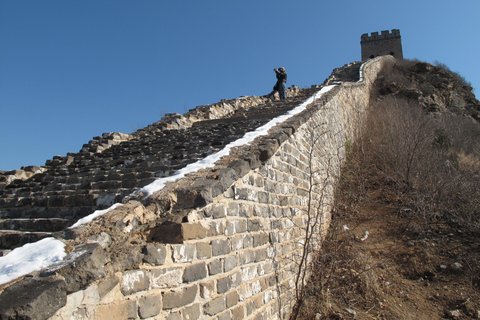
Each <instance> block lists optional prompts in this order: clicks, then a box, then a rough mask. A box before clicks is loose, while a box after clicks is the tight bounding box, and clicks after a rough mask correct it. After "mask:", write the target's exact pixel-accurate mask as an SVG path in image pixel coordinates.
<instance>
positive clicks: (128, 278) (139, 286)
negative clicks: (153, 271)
mask: <svg viewBox="0 0 480 320" xmlns="http://www.w3.org/2000/svg"><path fill="white" fill-rule="evenodd" d="M149 286H150V278H149V276H148V272H147V271H146V270H132V271H126V272H125V273H124V274H123V277H122V283H121V286H120V290H121V291H122V293H123V294H124V295H125V296H126V295H130V294H132V293H135V292H139V291H144V290H147V289H148V288H149Z"/></svg>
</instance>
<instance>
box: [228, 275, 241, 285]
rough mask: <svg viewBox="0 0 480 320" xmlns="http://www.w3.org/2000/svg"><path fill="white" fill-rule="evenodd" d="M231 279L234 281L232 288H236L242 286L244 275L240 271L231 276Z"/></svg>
mask: <svg viewBox="0 0 480 320" xmlns="http://www.w3.org/2000/svg"><path fill="white" fill-rule="evenodd" d="M229 277H230V279H231V280H232V282H231V285H232V288H236V287H238V286H239V285H241V284H242V273H241V272H240V271H237V272H235V273H233V274H231V275H230V276H229Z"/></svg>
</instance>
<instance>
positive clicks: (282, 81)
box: [273, 67, 287, 100]
mask: <svg viewBox="0 0 480 320" xmlns="http://www.w3.org/2000/svg"><path fill="white" fill-rule="evenodd" d="M273 71H275V75H276V76H277V83H276V84H275V89H276V90H275V91H278V93H279V94H280V100H285V99H286V98H287V93H286V92H285V86H286V84H287V72H286V71H285V68H283V67H282V68H278V69H273Z"/></svg>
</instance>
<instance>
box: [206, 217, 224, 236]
mask: <svg viewBox="0 0 480 320" xmlns="http://www.w3.org/2000/svg"><path fill="white" fill-rule="evenodd" d="M224 233H225V225H224V221H211V222H210V225H209V228H208V231H207V236H209V237H212V236H218V235H223V234H224Z"/></svg>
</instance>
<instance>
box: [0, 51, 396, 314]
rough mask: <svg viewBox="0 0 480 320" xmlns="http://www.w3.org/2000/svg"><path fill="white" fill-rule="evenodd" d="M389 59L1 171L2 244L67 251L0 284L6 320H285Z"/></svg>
mask: <svg viewBox="0 0 480 320" xmlns="http://www.w3.org/2000/svg"><path fill="white" fill-rule="evenodd" d="M394 63H395V59H394V58H393V57H392V56H381V57H377V58H375V59H372V60H369V61H368V62H366V63H364V64H361V63H358V62H357V63H352V64H349V65H346V66H345V67H343V68H339V69H337V70H335V71H334V72H333V73H332V75H331V76H330V78H329V79H327V80H326V81H325V83H324V84H323V85H322V86H312V88H309V89H299V88H297V87H291V88H290V89H289V91H288V99H287V100H284V101H272V100H270V99H268V98H266V97H242V98H238V99H233V100H222V101H221V102H219V103H217V104H213V105H209V106H201V107H197V108H196V109H193V110H191V111H189V112H188V113H186V114H184V115H168V116H166V117H164V118H163V119H162V120H161V121H159V122H156V123H154V124H152V125H150V126H148V127H146V128H144V129H141V130H138V131H136V132H134V133H132V134H128V135H127V134H120V133H111V134H104V135H103V136H102V137H96V138H94V139H93V140H92V141H90V142H89V143H88V144H86V145H84V146H83V148H82V150H81V151H80V152H78V153H71V154H68V155H67V156H65V157H60V156H57V157H54V158H53V159H52V160H49V161H47V163H46V165H45V166H44V167H28V168H23V170H16V171H12V172H6V173H3V174H2V175H1V178H2V180H1V181H0V184H1V187H0V219H2V220H0V229H2V230H3V231H1V232H0V249H3V250H6V252H8V250H10V249H13V248H15V247H18V246H21V245H23V244H25V243H28V242H32V241H37V240H40V239H42V238H44V237H55V238H57V239H61V240H62V241H63V242H64V243H65V244H66V247H65V248H66V250H67V251H68V253H69V254H68V256H67V257H66V258H65V259H64V261H63V262H61V263H59V264H57V265H53V266H50V267H49V268H47V269H44V270H42V271H39V272H34V273H32V274H29V275H27V276H23V277H21V278H19V279H16V280H14V281H12V282H10V283H7V284H5V285H2V286H0V290H1V294H0V319H55V320H57V319H168V320H177V319H178V320H180V319H218V320H220V319H256V320H257V319H288V317H289V315H290V313H291V310H292V307H293V303H294V302H295V283H296V275H297V274H298V270H299V268H302V266H299V264H298V261H299V257H300V256H301V254H302V250H303V249H302V248H303V246H302V244H304V243H305V237H306V236H308V234H307V235H306V232H312V234H314V235H318V237H317V238H315V239H314V240H315V241H313V242H312V246H313V247H315V246H318V245H319V244H320V243H321V235H322V234H324V232H323V231H325V230H326V228H327V227H328V223H329V219H330V206H331V204H332V201H333V196H334V187H335V180H336V177H338V174H339V171H340V167H341V165H342V163H343V160H344V156H345V145H346V143H347V141H353V140H355V137H356V136H357V134H358V132H359V130H361V128H362V121H363V116H364V114H365V112H366V109H367V107H368V103H369V98H370V91H371V89H372V84H373V82H374V81H375V79H376V76H377V74H378V72H379V70H380V69H382V68H386V67H391V66H392V65H393V64H394ZM360 66H361V68H360ZM327 88H328V89H329V90H328V91H327V90H326V89H327ZM322 90H323V91H325V93H324V94H323V95H321V96H319V95H317V97H318V98H317V99H313V100H312V101H311V103H309V104H308V105H307V106H306V108H305V110H304V111H302V112H301V113H299V114H296V115H293V116H291V117H290V118H288V119H287V120H285V121H283V122H280V123H278V124H276V125H275V126H273V127H272V128H271V129H270V130H269V131H268V133H267V134H266V135H263V136H260V137H257V138H255V140H254V141H253V142H251V143H249V144H247V145H243V146H238V147H235V148H233V149H231V150H230V153H229V154H228V155H227V156H224V157H223V158H221V159H220V160H219V161H217V162H216V163H215V165H214V166H212V167H209V168H204V169H201V170H199V171H195V172H192V173H189V174H187V175H186V176H185V177H183V178H180V179H178V180H176V181H174V182H169V183H167V184H166V185H165V187H164V188H163V189H161V190H160V191H156V192H154V193H153V194H151V195H149V196H148V197H146V194H145V192H144V189H143V188H144V187H145V186H148V185H149V184H150V183H152V182H154V181H156V180H157V179H159V178H162V177H168V176H171V175H172V174H173V173H174V172H176V171H178V170H180V169H181V168H184V167H185V166H187V165H189V164H194V163H196V162H197V161H199V160H201V159H203V158H205V157H207V156H209V155H212V154H215V153H216V152H218V151H220V150H222V149H223V148H224V147H225V146H226V145H228V144H229V143H230V142H232V141H235V140H237V139H239V138H241V137H242V136H244V135H245V133H247V132H251V131H254V130H256V129H257V128H259V127H261V126H262V125H265V124H267V123H268V122H269V121H270V120H272V119H273V118H275V117H277V116H279V115H283V114H285V113H286V112H287V111H289V110H291V109H293V108H295V107H297V106H298V105H301V104H302V103H304V102H305V101H306V100H307V99H308V98H309V97H312V96H314V95H315V94H316V93H317V92H319V91H322ZM114 203H122V204H123V205H121V206H118V207H116V208H115V209H113V210H111V211H109V212H108V213H105V214H104V215H102V216H100V217H97V218H96V219H94V220H93V221H92V222H90V223H87V224H83V225H81V226H79V227H75V228H68V227H71V225H72V224H73V223H74V222H75V221H77V220H78V219H80V218H83V217H85V216H87V215H89V214H91V213H92V212H94V211H95V210H99V209H106V208H108V207H110V206H112V205H113V204H114ZM317 213H321V214H319V215H317Z"/></svg>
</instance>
